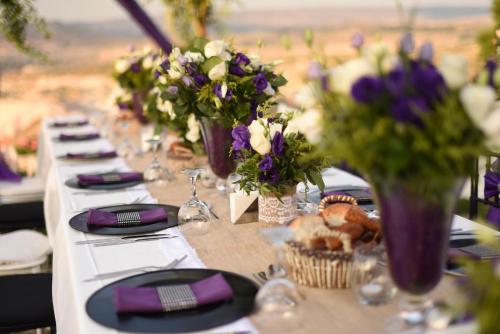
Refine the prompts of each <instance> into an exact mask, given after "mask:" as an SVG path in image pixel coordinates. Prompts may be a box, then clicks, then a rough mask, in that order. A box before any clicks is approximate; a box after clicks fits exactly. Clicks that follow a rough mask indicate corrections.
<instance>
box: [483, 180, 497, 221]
mask: <svg viewBox="0 0 500 334" xmlns="http://www.w3.org/2000/svg"><path fill="white" fill-rule="evenodd" d="M499 193H500V174H498V173H494V172H491V171H488V172H486V174H484V198H485V199H488V198H492V197H496V196H498V195H499ZM486 219H488V221H489V222H490V223H492V224H493V225H495V226H497V227H500V208H496V207H493V206H492V207H490V208H489V210H488V213H487V214H486Z"/></svg>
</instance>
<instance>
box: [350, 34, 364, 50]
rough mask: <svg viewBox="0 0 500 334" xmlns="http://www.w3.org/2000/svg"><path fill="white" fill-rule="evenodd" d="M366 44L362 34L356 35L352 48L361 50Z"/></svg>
mask: <svg viewBox="0 0 500 334" xmlns="http://www.w3.org/2000/svg"><path fill="white" fill-rule="evenodd" d="M364 43H365V37H364V36H363V34H362V33H360V32H357V33H355V34H354V35H353V36H352V38H351V46H352V47H353V48H354V49H360V48H361V47H362V46H363V44H364Z"/></svg>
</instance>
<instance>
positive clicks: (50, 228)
mask: <svg viewBox="0 0 500 334" xmlns="http://www.w3.org/2000/svg"><path fill="white" fill-rule="evenodd" d="M69 119H73V118H69ZM58 120H61V118H58ZM63 120H64V119H63ZM53 121H54V119H49V120H45V122H44V123H43V125H42V126H43V129H42V136H41V150H42V151H41V153H40V156H39V158H40V161H41V163H42V164H41V168H40V171H41V175H46V178H47V185H46V194H45V203H44V205H45V219H46V224H47V232H48V235H49V239H50V242H51V244H52V247H53V249H54V258H53V283H52V295H53V303H54V311H55V316H56V322H57V331H58V333H63V334H99V333H116V332H117V331H116V330H112V329H109V328H106V327H103V326H101V325H99V324H97V323H96V322H94V321H93V320H92V319H90V318H89V317H88V316H87V313H86V312H85V303H86V302H87V299H88V298H89V297H90V296H91V295H92V294H93V293H94V292H95V291H96V290H98V289H99V288H101V287H103V286H104V285H106V284H108V283H110V282H112V281H114V280H116V279H117V278H115V279H111V280H101V281H95V282H84V279H86V278H91V277H93V276H94V275H95V274H98V273H104V272H110V271H115V270H124V269H130V268H136V267H142V266H148V265H154V266H163V265H166V264H167V263H169V262H170V261H172V260H174V259H176V258H179V257H181V256H183V255H185V254H187V255H188V258H187V259H186V260H184V261H183V262H182V263H181V264H179V265H178V266H177V268H204V265H203V263H202V262H201V260H200V259H199V258H198V256H197V254H196V252H195V250H194V249H193V248H192V247H191V246H190V245H189V243H188V242H187V241H186V239H184V237H183V236H182V235H181V233H180V232H179V231H178V229H177V228H173V229H169V233H171V234H176V235H178V236H179V237H178V238H174V239H166V240H158V241H152V242H143V243H135V244H127V245H118V246H109V247H93V246H91V245H75V242H76V241H80V240H86V239H87V238H98V237H99V236H95V235H90V236H88V235H86V234H84V233H82V232H78V231H76V230H73V229H72V228H71V227H70V226H69V224H68V221H69V219H70V218H71V217H72V216H74V215H75V214H76V213H75V211H76V210H79V209H81V208H82V207H88V206H102V205H112V204H116V203H127V202H130V201H132V200H134V199H135V198H138V197H142V196H148V197H147V199H146V200H144V201H142V203H155V199H153V198H151V197H150V196H149V193H148V191H147V190H146V188H145V187H144V185H139V186H136V187H134V188H132V189H133V190H124V191H114V192H108V193H106V194H97V195H84V194H81V190H76V189H71V188H68V187H66V186H65V185H64V182H65V181H66V180H67V179H68V178H69V177H72V176H74V175H76V174H77V173H82V172H100V171H107V170H110V169H114V168H120V169H124V170H126V169H127V165H126V163H125V161H124V160H123V159H121V158H115V159H110V160H105V161H93V162H89V163H82V162H78V163H77V162H70V161H65V160H60V159H57V157H58V156H61V155H64V154H66V153H68V152H71V153H78V152H84V151H96V150H107V149H112V145H111V144H110V143H109V142H108V141H107V140H106V139H98V140H93V141H89V142H77V143H75V142H71V143H61V142H58V141H55V140H54V137H56V136H57V135H58V134H59V133H61V132H64V133H71V134H73V133H85V132H88V131H95V129H94V128H92V126H85V127H80V128H67V129H53V128H50V127H48V124H50V123H51V122H53ZM78 193H80V194H78ZM227 332H248V333H257V330H256V329H255V327H254V326H253V325H252V324H251V322H250V321H249V320H248V319H241V320H239V321H236V322H234V323H232V324H229V325H226V326H222V327H219V328H216V329H213V330H210V331H208V333H227Z"/></svg>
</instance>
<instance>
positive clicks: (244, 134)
mask: <svg viewBox="0 0 500 334" xmlns="http://www.w3.org/2000/svg"><path fill="white" fill-rule="evenodd" d="M231 136H232V137H233V150H234V151H235V152H236V153H239V151H241V150H242V149H247V150H249V149H250V148H251V146H250V131H248V127H247V126H246V125H238V126H237V127H235V128H234V129H233V131H231Z"/></svg>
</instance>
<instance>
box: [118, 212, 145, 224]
mask: <svg viewBox="0 0 500 334" xmlns="http://www.w3.org/2000/svg"><path fill="white" fill-rule="evenodd" d="M116 220H117V222H118V225H120V226H135V225H141V216H140V215H139V212H137V211H135V212H119V213H117V214H116Z"/></svg>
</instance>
